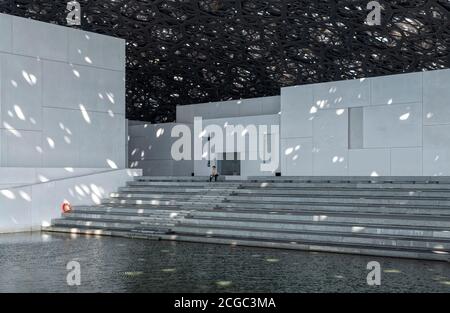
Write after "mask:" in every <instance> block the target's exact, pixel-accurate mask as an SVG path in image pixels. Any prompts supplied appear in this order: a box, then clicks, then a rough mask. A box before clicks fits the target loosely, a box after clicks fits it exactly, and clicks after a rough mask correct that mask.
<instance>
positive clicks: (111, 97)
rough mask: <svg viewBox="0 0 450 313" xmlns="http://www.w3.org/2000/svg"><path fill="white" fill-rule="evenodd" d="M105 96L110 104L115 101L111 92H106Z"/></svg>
mask: <svg viewBox="0 0 450 313" xmlns="http://www.w3.org/2000/svg"><path fill="white" fill-rule="evenodd" d="M106 96H107V97H108V100H109V102H111V103H112V104H114V103H116V101H115V100H114V94H113V93H112V92H107V93H106Z"/></svg>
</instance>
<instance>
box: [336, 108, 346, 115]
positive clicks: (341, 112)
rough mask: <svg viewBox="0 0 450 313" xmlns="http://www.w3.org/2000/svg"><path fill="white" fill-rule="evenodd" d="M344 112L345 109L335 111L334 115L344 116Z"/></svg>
mask: <svg viewBox="0 0 450 313" xmlns="http://www.w3.org/2000/svg"><path fill="white" fill-rule="evenodd" d="M344 112H345V109H338V110H336V115H342V114H344Z"/></svg>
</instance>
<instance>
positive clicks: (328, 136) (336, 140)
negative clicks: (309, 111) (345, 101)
mask: <svg viewBox="0 0 450 313" xmlns="http://www.w3.org/2000/svg"><path fill="white" fill-rule="evenodd" d="M313 144H314V148H316V149H330V148H345V149H347V148H348V109H333V110H320V111H318V112H317V113H316V114H315V116H314V119H313Z"/></svg>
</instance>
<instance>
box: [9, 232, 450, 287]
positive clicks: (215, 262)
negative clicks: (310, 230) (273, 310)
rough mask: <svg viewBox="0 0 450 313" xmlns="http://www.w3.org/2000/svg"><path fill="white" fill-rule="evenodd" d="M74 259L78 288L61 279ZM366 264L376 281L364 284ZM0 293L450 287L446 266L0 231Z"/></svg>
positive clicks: (413, 261) (364, 258)
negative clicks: (378, 276) (377, 268)
mask: <svg viewBox="0 0 450 313" xmlns="http://www.w3.org/2000/svg"><path fill="white" fill-rule="evenodd" d="M72 260H75V261H78V262H79V263H80V265H81V280H82V281H81V286H79V287H69V286H68V285H67V282H66V275H67V273H68V271H67V270H66V264H67V263H68V262H70V261H72ZM369 261H378V262H380V264H381V266H382V285H381V286H378V287H370V286H368V285H367V283H366V276H367V274H368V272H369V271H368V270H367V269H366V265H367V263H368V262H369ZM0 292H450V264H449V263H443V262H429V261H417V260H404V259H393V258H379V257H366V256H354V255H340V254H328V253H309V252H302V251H286V250H271V249H259V248H247V247H232V246H221V245H207V244H196V243H180V242H178V243H173V242H164V241H147V240H132V239H122V238H110V237H83V236H77V237H74V236H70V235H63V234H41V233H32V234H17V235H0Z"/></svg>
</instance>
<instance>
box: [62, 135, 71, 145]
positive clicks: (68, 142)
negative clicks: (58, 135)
mask: <svg viewBox="0 0 450 313" xmlns="http://www.w3.org/2000/svg"><path fill="white" fill-rule="evenodd" d="M64 141H65V142H66V143H67V144H69V145H70V144H71V143H72V140H71V139H70V138H69V137H67V136H64Z"/></svg>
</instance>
